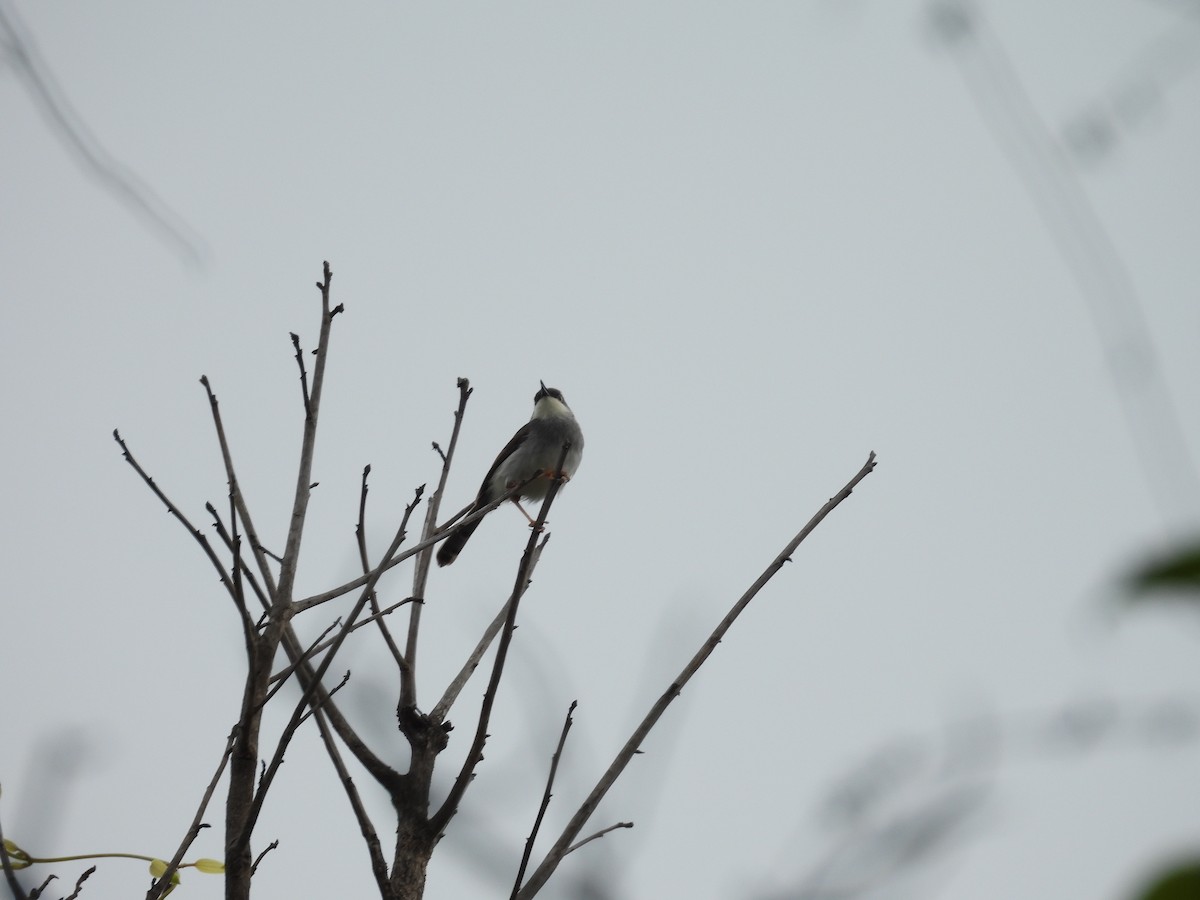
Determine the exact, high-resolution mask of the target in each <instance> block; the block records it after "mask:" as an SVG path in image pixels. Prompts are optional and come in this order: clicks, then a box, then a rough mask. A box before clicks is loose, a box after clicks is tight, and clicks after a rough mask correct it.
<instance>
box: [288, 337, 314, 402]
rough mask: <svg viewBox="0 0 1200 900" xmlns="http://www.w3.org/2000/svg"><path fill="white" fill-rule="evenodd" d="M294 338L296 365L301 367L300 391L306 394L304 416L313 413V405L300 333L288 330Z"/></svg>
mask: <svg viewBox="0 0 1200 900" xmlns="http://www.w3.org/2000/svg"><path fill="white" fill-rule="evenodd" d="M288 333H289V334H290V335H291V338H292V346H293V347H295V348H296V365H297V366H299V367H300V393H301V394H303V395H304V417H305V418H306V419H307V418H308V417H309V416H311V415H312V407H311V406H310V405H309V401H308V370H307V369H305V368H304V354H303V353H302V352H301V351H300V335H298V334H296V332H294V331H291V332H288Z"/></svg>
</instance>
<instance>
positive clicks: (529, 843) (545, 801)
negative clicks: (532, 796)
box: [510, 700, 579, 900]
mask: <svg viewBox="0 0 1200 900" xmlns="http://www.w3.org/2000/svg"><path fill="white" fill-rule="evenodd" d="M578 705H579V701H578V700H572V701H571V705H570V706H569V707H568V708H567V717H566V719H565V720H564V721H563V727H562V734H560V735H559V736H558V746H556V747H555V748H554V754H553V755H552V756H551V757H550V774H549V775H547V776H546V789H545V790H544V791H543V792H542V803H541V805H540V806H539V807H538V811H537V816H535V817H534V820H533V828H532V829H530V831H529V837H528V838H527V839H526V840H525V852H524V853H522V854H521V865H520V867H519V868H518V869H517V877H516V880H515V881H513V889H512V894H511V895H510V898H512V900H515V898H516V896H517V891H519V890H520V889H521V882H522V881H524V880H525V869H526V868H527V867H528V866H529V857H530V856H531V855H532V854H533V844H534V842H535V841H536V840H537V835H538V831H539V830H540V829H541V827H542V819H543V818H545V816H546V809H547V808H548V807H549V806H550V798H551V797H553V796H554V795H553V794H552V793H551V791H552V789H553V788H554V776H555V775H556V774H557V773H558V761H559V759H560V758H561V757H562V751H563V745H564V744H566V743H567V733H568V732H569V731H570V730H571V723H572V721H573V719H572V718H571V713H573V712H575V707H576V706H578ZM567 852H568V853H570V852H571V851H569V850H568V851H567Z"/></svg>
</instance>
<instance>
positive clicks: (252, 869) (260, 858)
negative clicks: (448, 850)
mask: <svg viewBox="0 0 1200 900" xmlns="http://www.w3.org/2000/svg"><path fill="white" fill-rule="evenodd" d="M278 847H279V841H278V840H274V841H271V843H269V844H267V846H265V847H263V850H262V853H260V854H258V856H256V857H254V865H252V866H251V867H250V874H251V875H253V874H254V873H255V872H257V871H258V864H259V863H260V862H262V861H263V857H264V856H266V855H267V854H268V853H270V852H271V851H272V850H275V849H276V848H278Z"/></svg>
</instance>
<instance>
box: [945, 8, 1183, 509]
mask: <svg viewBox="0 0 1200 900" xmlns="http://www.w3.org/2000/svg"><path fill="white" fill-rule="evenodd" d="M927 18H928V22H929V26H930V30H931V32H932V34H933V35H934V38H935V39H936V40H937V41H938V42H939V43H940V44H941V45H943V46H944V47H946V48H947V49H949V50H951V51H952V52H953V55H954V59H955V60H956V62H957V63H958V66H959V70H960V72H961V73H962V76H963V79H964V81H965V82H966V85H967V88H968V89H969V90H970V92H971V96H972V98H973V99H974V101H975V104H976V106H977V108H978V109H979V112H980V115H981V116H982V117H983V118H984V120H985V122H986V123H987V125H988V127H989V128H990V129H991V131H992V135H993V136H994V137H995V139H996V143H997V144H998V145H999V146H1000V147H1001V149H1002V150H1003V151H1004V153H1005V154H1006V155H1007V156H1008V159H1009V161H1010V162H1011V163H1012V166H1013V168H1014V169H1015V170H1016V172H1017V174H1018V176H1019V177H1020V178H1021V180H1022V182H1023V183H1024V185H1025V189H1026V191H1027V192H1028V194H1029V196H1030V199H1031V200H1032V201H1033V203H1034V206H1035V208H1036V209H1037V212H1038V214H1039V215H1040V216H1041V218H1042V221H1043V222H1044V223H1045V225H1046V228H1047V230H1048V231H1049V232H1050V236H1051V238H1052V239H1053V240H1054V243H1055V245H1056V246H1057V248H1058V251H1059V253H1060V254H1062V257H1063V260H1064V261H1065V262H1066V263H1067V266H1068V268H1069V269H1070V271H1071V274H1072V275H1073V276H1074V278H1075V280H1076V282H1077V284H1078V285H1079V290H1080V293H1081V294H1082V295H1083V298H1084V300H1085V301H1086V303H1087V305H1088V308H1089V309H1090V310H1091V312H1092V318H1093V321H1094V323H1095V327H1096V333H1097V336H1098V338H1099V341H1100V345H1101V348H1102V349H1103V351H1104V358H1105V362H1106V363H1107V365H1108V368H1109V372H1110V374H1111V375H1112V379H1113V384H1114V386H1115V387H1116V390H1117V395H1118V396H1119V397H1120V399H1121V406H1122V409H1123V411H1124V413H1125V421H1126V427H1127V429H1128V431H1129V436H1130V441H1131V443H1132V444H1133V446H1134V449H1135V451H1136V452H1137V455H1138V457H1139V460H1140V462H1141V467H1142V473H1143V475H1144V476H1145V479H1146V481H1147V484H1148V486H1149V488H1150V493H1151V496H1152V497H1153V498H1154V500H1155V501H1156V502H1157V504H1158V508H1159V511H1160V512H1161V513H1162V515H1163V517H1164V518H1165V520H1166V523H1167V524H1168V526H1175V527H1177V526H1180V525H1182V524H1187V523H1194V522H1195V521H1196V518H1197V515H1198V514H1200V476H1198V475H1197V471H1196V465H1195V459H1194V457H1193V455H1192V453H1191V450H1190V448H1189V447H1188V443H1187V439H1186V437H1185V436H1184V430H1183V427H1182V425H1181V423H1180V419H1179V414H1178V412H1177V410H1176V408H1175V405H1174V402H1173V401H1172V399H1171V396H1170V392H1169V390H1168V388H1167V385H1166V382H1165V381H1164V379H1163V375H1162V370H1161V368H1160V366H1159V360H1158V354H1157V352H1156V350H1155V347H1154V343H1153V341H1152V339H1151V334H1150V329H1149V326H1148V324H1147V322H1146V317H1145V314H1144V312H1143V310H1142V307H1141V301H1140V299H1139V297H1138V293H1137V288H1136V287H1135V285H1134V282H1133V278H1132V276H1131V275H1130V273H1129V271H1128V269H1127V268H1126V266H1125V264H1124V262H1123V261H1122V259H1121V256H1120V254H1119V253H1118V251H1117V248H1116V245H1115V244H1114V243H1113V240H1112V238H1111V237H1110V236H1109V234H1108V232H1107V231H1106V229H1105V227H1104V224H1103V222H1101V220H1100V217H1099V216H1098V215H1097V214H1096V211H1095V210H1094V209H1093V207H1092V204H1091V202H1090V201H1089V199H1088V196H1087V193H1086V192H1085V191H1084V189H1083V187H1082V185H1081V184H1080V183H1079V180H1078V178H1077V177H1076V175H1075V172H1074V171H1073V169H1072V167H1071V165H1070V164H1069V162H1068V160H1067V158H1066V156H1065V154H1064V153H1063V152H1062V150H1061V148H1060V147H1059V145H1058V144H1057V143H1056V142H1055V140H1054V137H1053V135H1052V134H1051V132H1050V130H1049V129H1048V128H1047V127H1046V125H1045V124H1044V123H1043V122H1042V120H1041V119H1040V117H1039V116H1038V114H1037V110H1036V108H1035V107H1034V104H1033V102H1032V101H1031V99H1030V97H1029V95H1028V94H1027V93H1026V91H1025V89H1024V87H1023V86H1022V85H1021V81H1020V79H1019V78H1018V76H1017V73H1016V71H1015V70H1014V68H1013V65H1012V63H1011V61H1010V60H1009V58H1008V55H1007V53H1006V52H1005V50H1004V46H1003V45H1002V44H1001V42H1000V40H999V39H998V37H997V36H996V35H995V33H994V32H993V31H992V30H991V29H990V28H989V27H988V25H987V22H986V21H985V19H984V17H983V15H982V14H981V13H980V12H979V10H978V9H976V8H975V7H974V6H973V5H972V4H970V3H967V2H963V0H941V2H935V3H932V4H931V5H930V6H929V7H928V14H927Z"/></svg>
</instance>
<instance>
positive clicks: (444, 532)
mask: <svg viewBox="0 0 1200 900" xmlns="http://www.w3.org/2000/svg"><path fill="white" fill-rule="evenodd" d="M540 477H542V476H541V475H540V474H539V475H536V476H534V477H533V478H529V479H527V480H525V481H522V482H521V483H520V484H518V485H515V486H513V487H511V488H509V489H508V490H507V491H505V492H504V493H503V494H501V495H500V496H499V497H497V498H496V499H495V500H493V501H492V502H491V503H489V504H488V505H487V506H485V507H483V509H479V510H476V511H475V512H473V513H471V515H469V516H467V517H466V518H465V519H463V520H462V521H461V522H460V523H459V524H460V525H466V524H468V523H470V522H477V521H479V520H480V519H482V518H483V517H484V516H486V515H487V514H488V513H490V512H491V511H492V510H494V509H495V508H496V507H498V506H500V505H501V504H502V503H504V502H505V501H508V500H511V499H512V498H513V497H516V496H517V495H518V494H520V493H521V491H522V490H523V489H524V487H525V485H527V484H529V483H530V482H531V481H535V480H536V479H537V478H540ZM424 487H425V486H424V485H422V486H421V488H422V489H424ZM449 536H450V531H449V530H448V528H447V527H446V526H442V527H440V528H438V529H437V531H436V532H434V534H433V535H432V536H430V537H427V538H424V539H422V540H421V541H419V542H417V543H416V544H413V545H412V546H411V547H409V548H408V549H407V550H405V551H404V552H403V553H397V554H396V555H395V556H393V557H392V558H391V559H389V560H388V561H387V562H386V563H383V562H381V563H380V564H379V565H378V566H377V567H376V568H375V569H373V570H372V571H371V573H370V574H369V575H359V576H358V577H357V578H354V579H352V580H350V581H347V582H346V583H345V584H343V585H339V586H338V587H335V588H333V589H331V590H328V591H324V592H322V593H320V594H313V595H312V596H311V597H305V598H304V599H303V600H297V601H296V602H295V603H293V604H292V606H293V608H294V609H295V611H296V612H297V613H301V612H304V611H305V610H307V609H312V608H313V607H314V606H320V605H321V604H322V603H328V602H329V601H330V600H336V599H337V598H338V597H342V596H344V595H346V594H348V593H350V592H351V591H356V590H358V589H359V588H360V587H362V586H363V585H364V584H366V583H367V582H369V581H370V580H371V579H372V578H373V577H374V576H375V574H376V572H386V571H387V570H388V569H390V568H392V567H393V566H398V565H400V563H402V562H404V561H405V560H406V559H411V558H412V557H414V556H416V555H417V554H418V553H420V552H421V551H422V550H428V549H429V548H430V547H432V546H434V545H435V544H439V543H441V542H442V541H444V540H445V539H446V538H448V537H449ZM410 599H412V600H417V597H416V596H415V595H414V596H413V597H411V598H410ZM410 663H411V660H410Z"/></svg>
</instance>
